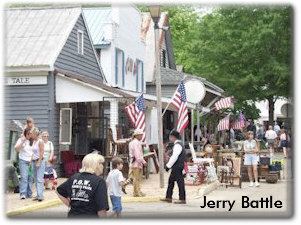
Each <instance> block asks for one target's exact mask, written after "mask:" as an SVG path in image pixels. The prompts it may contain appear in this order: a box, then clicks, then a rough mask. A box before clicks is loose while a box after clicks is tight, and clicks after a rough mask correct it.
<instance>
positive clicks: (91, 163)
mask: <svg viewBox="0 0 301 225" xmlns="http://www.w3.org/2000/svg"><path fill="white" fill-rule="evenodd" d="M103 163H104V157H103V156H102V155H99V154H96V153H90V154H88V155H86V156H85V157H84V159H83V161H82V168H81V169H80V171H79V173H76V174H74V175H73V176H71V177H70V178H69V179H68V180H67V181H66V182H65V183H63V184H61V185H60V186H59V187H58V188H57V194H58V196H59V198H60V199H61V201H62V202H63V203H64V204H65V205H66V206H68V207H70V211H69V212H68V217H97V216H98V217H105V216H106V211H108V210H109V205H108V196H107V186H106V182H105V181H104V179H102V178H101V177H100V175H101V174H102V173H103Z"/></svg>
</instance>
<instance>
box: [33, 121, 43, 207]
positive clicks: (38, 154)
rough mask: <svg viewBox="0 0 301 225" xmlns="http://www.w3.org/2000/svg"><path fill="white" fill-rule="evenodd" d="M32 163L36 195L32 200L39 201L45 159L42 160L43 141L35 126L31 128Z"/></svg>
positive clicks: (41, 195)
mask: <svg viewBox="0 0 301 225" xmlns="http://www.w3.org/2000/svg"><path fill="white" fill-rule="evenodd" d="M31 133H32V140H33V143H32V151H33V155H32V162H33V163H32V165H33V177H34V180H35V184H36V190H37V197H36V198H35V199H34V200H38V201H39V202H41V201H43V200H44V172H45V160H44V142H43V141H42V139H40V137H39V136H40V131H39V129H38V128H37V127H34V128H32V130H31Z"/></svg>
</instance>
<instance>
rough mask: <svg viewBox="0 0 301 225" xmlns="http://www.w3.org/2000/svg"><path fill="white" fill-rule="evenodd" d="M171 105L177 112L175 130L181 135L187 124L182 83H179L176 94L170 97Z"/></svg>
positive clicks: (184, 93)
mask: <svg viewBox="0 0 301 225" xmlns="http://www.w3.org/2000/svg"><path fill="white" fill-rule="evenodd" d="M171 103H172V104H173V105H174V106H175V107H176V108H177V110H178V126H177V130H178V132H179V133H182V132H183V131H184V129H185V128H186V127H187V125H188V123H189V120H188V109H187V99H186V90H185V85H184V82H183V81H181V82H180V84H179V86H178V88H177V90H176V92H175V93H174V95H173V97H172V100H171Z"/></svg>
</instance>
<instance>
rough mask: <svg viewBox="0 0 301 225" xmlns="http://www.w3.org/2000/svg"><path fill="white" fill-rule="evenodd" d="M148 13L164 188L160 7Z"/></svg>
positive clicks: (153, 8)
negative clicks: (153, 31)
mask: <svg viewBox="0 0 301 225" xmlns="http://www.w3.org/2000/svg"><path fill="white" fill-rule="evenodd" d="M149 12H150V15H151V17H152V20H153V22H154V30H155V60H156V94H157V124H158V153H159V173H160V187H161V188H163V187H164V162H163V157H164V154H163V125H162V102H161V73H160V54H159V49H160V46H159V26H158V22H159V19H160V14H161V12H160V6H159V5H153V6H150V7H149Z"/></svg>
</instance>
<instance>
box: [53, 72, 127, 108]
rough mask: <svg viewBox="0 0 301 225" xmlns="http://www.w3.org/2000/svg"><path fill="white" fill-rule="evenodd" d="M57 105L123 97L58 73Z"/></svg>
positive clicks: (56, 83) (56, 81) (56, 80)
mask: <svg viewBox="0 0 301 225" xmlns="http://www.w3.org/2000/svg"><path fill="white" fill-rule="evenodd" d="M55 85H56V88H55V96H56V99H55V100H56V103H72V102H98V101H103V98H104V97H122V95H118V94H116V93H113V92H111V91H107V90H105V89H103V88H101V87H98V86H96V85H92V84H89V83H86V82H83V81H80V80H78V79H74V78H70V77H67V76H65V75H63V74H60V73H58V74H57V75H56V79H55Z"/></svg>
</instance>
